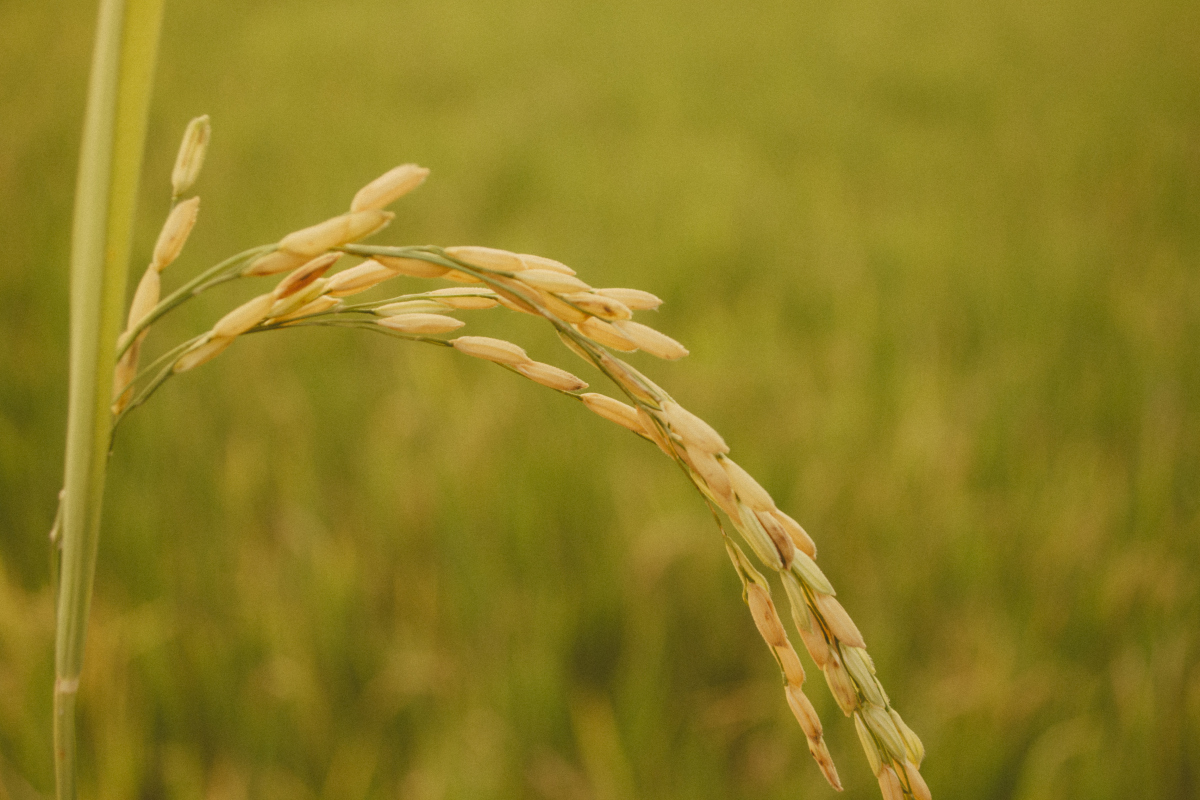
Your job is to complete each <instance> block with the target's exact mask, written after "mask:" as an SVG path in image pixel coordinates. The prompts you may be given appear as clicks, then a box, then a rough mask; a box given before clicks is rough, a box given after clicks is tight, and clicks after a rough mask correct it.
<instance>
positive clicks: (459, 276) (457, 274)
mask: <svg viewBox="0 0 1200 800" xmlns="http://www.w3.org/2000/svg"><path fill="white" fill-rule="evenodd" d="M442 277H443V278H445V279H446V280H448V281H454V282H456V283H483V279H481V278H476V277H475V276H474V275H472V274H471V273H469V272H463V271H462V270H458V269H452V270H447V271H446V273H445V274H444V275H442Z"/></svg>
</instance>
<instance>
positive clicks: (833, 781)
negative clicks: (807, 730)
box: [808, 739, 842, 792]
mask: <svg viewBox="0 0 1200 800" xmlns="http://www.w3.org/2000/svg"><path fill="white" fill-rule="evenodd" d="M808 752H809V753H811V754H812V757H813V760H814V761H816V762H817V766H818V767H820V768H821V774H822V775H824V776H825V780H826V781H828V782H829V785H830V786H832V787H833V788H834V789H835V790H836V791H839V792H840V791H841V790H842V782H841V780H839V779H838V774H837V768H836V767H834V765H833V756H831V755H829V747H828V746H826V744H825V740H824V739H809V740H808Z"/></svg>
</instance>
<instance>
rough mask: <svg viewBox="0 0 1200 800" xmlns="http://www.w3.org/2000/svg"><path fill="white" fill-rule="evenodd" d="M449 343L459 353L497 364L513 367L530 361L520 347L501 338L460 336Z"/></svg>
mask: <svg viewBox="0 0 1200 800" xmlns="http://www.w3.org/2000/svg"><path fill="white" fill-rule="evenodd" d="M450 344H452V345H454V348H455V349H456V350H458V351H459V352H460V353H464V354H466V355H468V356H474V357H475V358H482V359H485V360H487V361H495V362H496V363H497V364H510V365H512V366H514V367H515V366H517V365H518V364H527V363H529V362H530V361H532V359H531V358H530V357H529V356H528V355H526V353H525V350H524V349H522V348H521V347H518V346H517V345H515V344H513V343H512V342H506V341H504V340H503V339H493V338H492V337H490V336H460V337H459V338H457V339H451V340H450Z"/></svg>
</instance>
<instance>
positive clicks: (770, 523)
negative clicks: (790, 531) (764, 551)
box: [754, 511, 796, 569]
mask: <svg viewBox="0 0 1200 800" xmlns="http://www.w3.org/2000/svg"><path fill="white" fill-rule="evenodd" d="M754 516H755V517H757V518H758V522H759V524H760V525H762V526H763V530H764V531H766V532H767V536H769V537H771V542H772V543H773V544H774V545H775V549H776V550H778V551H779V557H780V558H782V559H783V566H784V568H785V569H786V568H787V567H789V566H791V564H792V559H793V558H794V557H795V554H796V546H795V545H794V544H792V540H791V538H790V537H789V536H788V535H787V531H785V530H784V529H783V526H782V525H780V524H779V523H778V522H777V521H776V520H775V518H774V517H772V516H771V515H770V514H764V513H763V512H761V511H756V512H754Z"/></svg>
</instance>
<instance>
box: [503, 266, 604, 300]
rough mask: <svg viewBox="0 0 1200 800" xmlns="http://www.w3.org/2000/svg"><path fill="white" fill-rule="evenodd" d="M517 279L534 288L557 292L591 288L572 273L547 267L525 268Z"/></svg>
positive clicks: (566, 292)
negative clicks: (568, 273) (564, 272)
mask: <svg viewBox="0 0 1200 800" xmlns="http://www.w3.org/2000/svg"><path fill="white" fill-rule="evenodd" d="M517 279H518V280H520V281H521V282H522V283H524V284H526V285H527V286H532V287H533V288H535V289H541V290H542V291H546V292H557V293H559V294H569V293H571V292H586V291H587V290H588V289H590V288H591V287H590V286H588V285H587V284H586V283H584V282H583V281H581V280H579V278H576V277H575V276H574V275H565V274H563V273H561V272H555V271H554V270H549V269H527V270H525V271H524V272H522V273H520V274H519V275H518V276H517Z"/></svg>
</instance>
